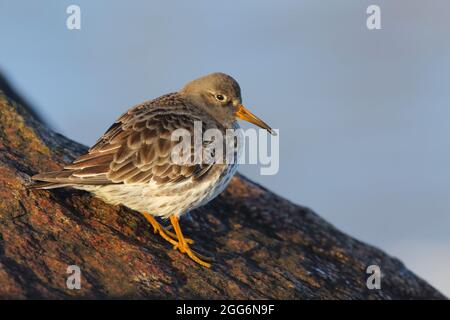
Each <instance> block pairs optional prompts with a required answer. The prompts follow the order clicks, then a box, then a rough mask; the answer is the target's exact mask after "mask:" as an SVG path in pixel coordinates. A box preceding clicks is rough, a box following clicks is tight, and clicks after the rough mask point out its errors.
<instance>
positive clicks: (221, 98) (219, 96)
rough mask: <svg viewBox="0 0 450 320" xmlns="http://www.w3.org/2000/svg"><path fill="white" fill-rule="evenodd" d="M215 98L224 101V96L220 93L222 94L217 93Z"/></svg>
mask: <svg viewBox="0 0 450 320" xmlns="http://www.w3.org/2000/svg"><path fill="white" fill-rule="evenodd" d="M216 99H217V100H219V101H225V99H226V98H225V96H224V95H222V94H217V95H216Z"/></svg>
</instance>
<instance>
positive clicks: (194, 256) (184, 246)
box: [170, 216, 211, 268]
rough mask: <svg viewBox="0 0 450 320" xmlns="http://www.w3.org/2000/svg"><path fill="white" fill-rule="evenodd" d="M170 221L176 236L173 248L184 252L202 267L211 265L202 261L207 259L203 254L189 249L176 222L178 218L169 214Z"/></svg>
mask: <svg viewBox="0 0 450 320" xmlns="http://www.w3.org/2000/svg"><path fill="white" fill-rule="evenodd" d="M170 222H171V223H172V226H173V229H174V230H175V233H176V235H177V238H178V243H177V244H176V245H175V246H174V249H178V250H180V252H181V253H186V254H187V255H188V256H189V258H191V259H192V260H194V261H195V262H197V263H198V264H200V265H202V266H204V267H207V268H209V267H211V264H209V263H207V262H205V261H203V260H209V259H208V258H206V257H203V256H201V255H199V254H198V253H194V251H192V250H191V248H190V247H189V245H188V243H187V241H186V239H185V238H184V236H183V233H182V232H181V228H180V225H179V223H178V218H177V217H175V216H171V217H170ZM202 259H203V260H202Z"/></svg>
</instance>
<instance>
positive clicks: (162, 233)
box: [142, 212, 194, 246]
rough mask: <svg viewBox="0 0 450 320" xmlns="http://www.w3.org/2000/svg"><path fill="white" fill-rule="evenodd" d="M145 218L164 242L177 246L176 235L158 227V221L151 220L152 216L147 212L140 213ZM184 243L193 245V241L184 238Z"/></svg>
mask: <svg viewBox="0 0 450 320" xmlns="http://www.w3.org/2000/svg"><path fill="white" fill-rule="evenodd" d="M142 214H143V215H144V217H145V219H147V221H148V222H150V224H151V225H152V226H153V231H154V232H155V233H159V235H160V236H161V237H162V238H163V239H164V240H166V241H168V242H170V243H171V244H172V245H174V246H176V245H178V238H177V235H176V234H175V233H173V232H171V231H169V230H167V229H166V228H164V227H163V226H162V225H160V224H159V223H158V221H156V219H155V218H153V216H152V215H151V214H149V213H147V212H143V213H142ZM185 240H186V242H187V243H189V244H193V243H194V240H192V239H188V238H185Z"/></svg>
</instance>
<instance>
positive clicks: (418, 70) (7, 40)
mask: <svg viewBox="0 0 450 320" xmlns="http://www.w3.org/2000/svg"><path fill="white" fill-rule="evenodd" d="M70 4H77V5H79V6H80V7H81V17H82V18H81V19H82V28H81V30H79V31H70V30H68V29H67V28H66V24H65V21H66V18H67V14H66V8H67V6H69V5H70ZM370 4H378V5H379V6H380V7H381V21H382V29H381V30H375V31H369V30H368V29H367V28H366V17H367V15H366V8H367V7H368V6H369V5H370ZM448 12H450V2H448V1H445V0H441V1H437V0H432V1H427V2H424V1H419V0H413V1H411V0H408V1H407V0H399V1H370V2H369V1H349V0H345V1H339V2H338V1H331V0H328V1H313V0H311V1H298V0H297V1H294V0H292V1H287V0H282V1H277V3H276V5H274V2H273V1H261V0H258V1H257V0H253V1H245V2H240V3H239V4H238V3H237V2H233V1H229V2H220V4H219V3H214V2H212V1H207V0H203V1H198V0H195V1H170V2H169V1H151V2H150V1H144V0H141V1H138V0H134V1H106V0H95V1H92V0H90V1H87V0H79V1H64V0H37V1H24V0H14V1H13V0H0V38H1V39H2V42H1V43H2V44H1V50H0V69H1V70H2V71H3V72H4V73H5V74H6V75H7V76H8V77H9V78H10V79H11V80H12V82H13V84H14V85H15V86H16V87H17V88H18V89H19V90H20V91H21V92H23V93H24V94H25V96H26V98H28V99H29V100H30V101H31V102H32V104H33V105H34V106H36V108H37V109H38V111H39V112H40V113H41V114H42V115H43V116H44V117H45V118H46V119H48V121H49V123H50V124H51V125H52V127H53V128H54V129H55V130H57V131H59V132H61V133H63V134H65V135H67V136H68V137H70V138H72V139H74V140H77V141H80V142H82V143H85V144H92V143H93V142H94V141H95V140H96V138H97V137H98V136H99V135H101V134H102V133H103V132H104V131H105V129H106V128H107V127H108V126H109V124H110V123H111V122H113V121H114V120H115V119H116V118H117V117H118V116H119V115H120V114H121V113H122V112H123V111H125V110H126V109H128V108H129V107H131V106H133V105H135V104H137V103H140V102H142V101H144V100H148V99H151V98H154V97H157V96H159V95H161V94H164V93H166V92H169V91H174V90H177V89H179V88H180V87H182V86H183V85H184V83H185V82H187V81H188V80H190V79H193V78H195V77H198V76H200V75H203V74H206V73H210V72H213V71H223V72H226V73H229V74H231V75H233V76H234V77H235V78H236V79H237V80H238V81H239V83H240V84H241V87H242V91H243V98H244V103H245V104H246V105H247V106H248V107H249V108H251V110H252V111H254V112H255V113H256V114H257V115H258V116H260V117H261V118H262V119H264V120H267V122H268V123H269V124H271V125H272V126H273V127H275V128H279V129H280V142H281V149H280V171H279V173H278V174H277V175H275V176H260V175H259V170H258V167H256V166H243V167H242V168H241V172H243V173H244V174H246V175H248V176H249V177H251V178H252V179H253V180H256V181H258V182H259V183H261V184H263V185H265V186H266V187H268V188H269V189H271V190H273V191H275V192H277V193H278V194H281V195H283V196H284V197H286V198H288V199H290V200H292V201H294V202H296V203H299V204H302V205H306V206H309V207H311V208H313V209H314V210H315V211H316V212H317V213H319V214H320V215H321V216H323V217H325V218H326V219H327V220H329V221H331V222H332V223H333V224H335V225H336V226H337V227H338V228H340V229H341V230H344V231H345V232H347V233H349V234H351V235H353V236H355V237H357V238H358V239H361V240H363V241H366V242H368V243H370V244H373V245H376V246H378V247H380V248H382V249H383V250H385V251H387V252H388V253H389V254H392V255H395V256H397V257H399V258H400V259H401V260H403V261H404V262H405V263H406V264H407V266H408V267H410V268H411V269H412V270H414V271H415V272H417V273H418V274H419V275H421V276H422V277H424V278H425V279H427V280H428V281H430V282H431V283H432V284H433V285H434V286H436V287H437V288H439V289H441V290H442V291H443V292H445V293H446V294H447V295H450V276H448V270H450V232H449V230H450V197H449V191H450V190H449V185H450V184H449V182H450V170H449V168H448V167H449V165H448V164H449V163H450V141H449V136H450V126H449V120H448V119H450V108H449V101H450V90H448V88H449V85H450V42H449V41H448V37H449V34H448V32H449V30H450V29H449V27H450V20H449V19H448Z"/></svg>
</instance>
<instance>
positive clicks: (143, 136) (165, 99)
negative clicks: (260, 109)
mask: <svg viewBox="0 0 450 320" xmlns="http://www.w3.org/2000/svg"><path fill="white" fill-rule="evenodd" d="M238 120H245V121H248V122H250V123H253V124H255V125H257V126H259V127H261V128H263V129H265V130H267V131H268V132H269V133H271V134H273V135H276V132H275V131H274V130H273V129H272V128H271V127H270V126H268V125H267V124H266V123H265V122H264V121H262V120H261V119H260V118H258V117H257V116H255V115H254V114H253V113H251V112H250V111H249V110H248V109H247V108H246V107H244V105H243V104H242V97H241V88H240V86H239V84H238V82H237V81H236V80H235V79H234V78H233V77H231V76H229V75H227V74H225V73H221V72H215V73H211V74H208V75H206V76H202V77H200V78H197V79H195V80H192V81H190V82H188V83H187V84H186V85H185V86H184V87H183V88H182V89H181V90H178V91H177V92H172V93H168V94H165V95H162V96H160V97H158V98H156V99H153V100H149V101H146V102H143V103H141V104H138V105H136V106H134V107H132V108H130V109H129V110H128V111H126V112H125V113H124V114H122V115H121V116H120V117H119V118H118V119H117V120H116V121H115V122H114V123H113V124H112V125H111V126H110V127H109V129H108V130H107V131H106V132H105V133H104V134H103V135H102V136H101V137H100V138H99V139H98V140H97V142H96V143H95V144H94V145H93V146H92V147H91V148H90V149H89V150H88V151H87V153H85V154H83V155H81V156H79V157H78V158H76V159H75V160H74V161H73V162H72V163H70V164H67V165H65V166H64V167H63V168H62V169H61V170H59V171H52V172H44V173H38V174H36V175H34V176H32V180H34V184H32V185H30V187H29V188H30V189H54V188H62V187H69V188H74V189H79V190H84V191H88V192H90V193H92V194H94V195H95V196H96V197H98V198H100V199H102V200H103V201H105V202H106V203H109V204H112V205H123V206H125V207H128V208H130V209H132V210H135V211H138V212H140V213H141V214H142V215H143V216H144V217H145V219H146V220H147V221H148V222H149V223H150V224H151V225H152V226H153V231H154V233H155V234H159V235H160V236H161V237H162V238H163V239H164V240H166V241H167V242H169V243H170V244H171V245H173V248H174V249H175V250H179V251H180V252H181V253H183V254H186V255H187V256H188V257H189V258H190V259H192V260H193V261H194V262H196V263H198V264H199V265H201V266H203V267H207V268H209V267H210V266H211V262H212V260H213V259H212V258H209V257H205V256H203V255H201V254H199V253H197V252H196V251H195V250H193V249H192V248H191V245H192V244H193V240H192V239H190V238H187V237H185V236H184V235H183V232H182V230H181V227H180V224H179V220H180V217H181V216H182V215H184V214H186V213H187V212H189V211H191V210H194V209H196V208H198V207H201V206H203V205H205V204H206V203H208V202H210V201H211V200H212V199H214V198H215V197H216V196H218V195H219V194H220V193H221V192H222V191H223V190H224V189H225V187H226V186H227V185H228V183H229V182H230V180H231V178H232V177H233V175H234V174H235V172H236V170H237V166H238V162H237V161H231V163H229V162H227V161H225V162H224V161H217V159H218V158H217V157H216V155H215V154H214V153H215V150H217V149H218V148H217V145H215V148H212V145H214V140H215V138H214V139H209V140H207V139H205V140H204V141H201V146H202V149H201V150H202V152H200V153H199V152H195V151H193V149H195V148H193V147H192V145H189V144H185V146H186V148H185V149H183V148H180V142H181V141H182V140H184V138H183V137H176V139H174V138H173V135H174V133H175V132H184V133H188V134H190V135H193V136H194V138H195V130H196V128H197V129H198V130H199V132H200V133H201V134H204V133H205V132H207V130H209V129H212V130H215V132H217V131H218V132H219V133H221V134H226V133H227V132H228V131H229V130H239V128H240V127H239V124H238ZM196 124H199V125H198V126H197V127H196ZM236 140H238V139H233V142H232V144H233V146H234V147H235V148H236V149H235V150H233V156H238V154H239V152H240V151H241V150H242V144H241V143H237V142H236ZM192 141H193V138H192V137H188V138H186V141H184V142H185V143H187V142H192ZM227 143H229V142H227ZM194 146H195V143H194ZM177 148H178V149H180V150H181V151H179V152H178V153H177V152H176V151H175V150H176V149H177ZM205 150H206V151H205ZM189 151H191V152H189ZM219 152H220V150H219ZM174 154H177V155H178V156H181V157H184V158H183V159H185V160H186V159H187V160H188V161H184V162H183V161H174V159H175V158H176V157H174ZM200 154H206V155H209V157H205V158H207V160H208V161H202V159H201V157H200V156H199V155H200ZM199 158H200V159H199ZM175 160H176V159H175ZM198 160H200V161H198ZM219 160H220V159H219ZM156 218H157V219H159V220H161V219H163V220H170V223H171V226H172V227H164V226H163V225H162V224H161V223H159V222H158V220H157V219H156ZM172 230H173V231H172Z"/></svg>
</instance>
